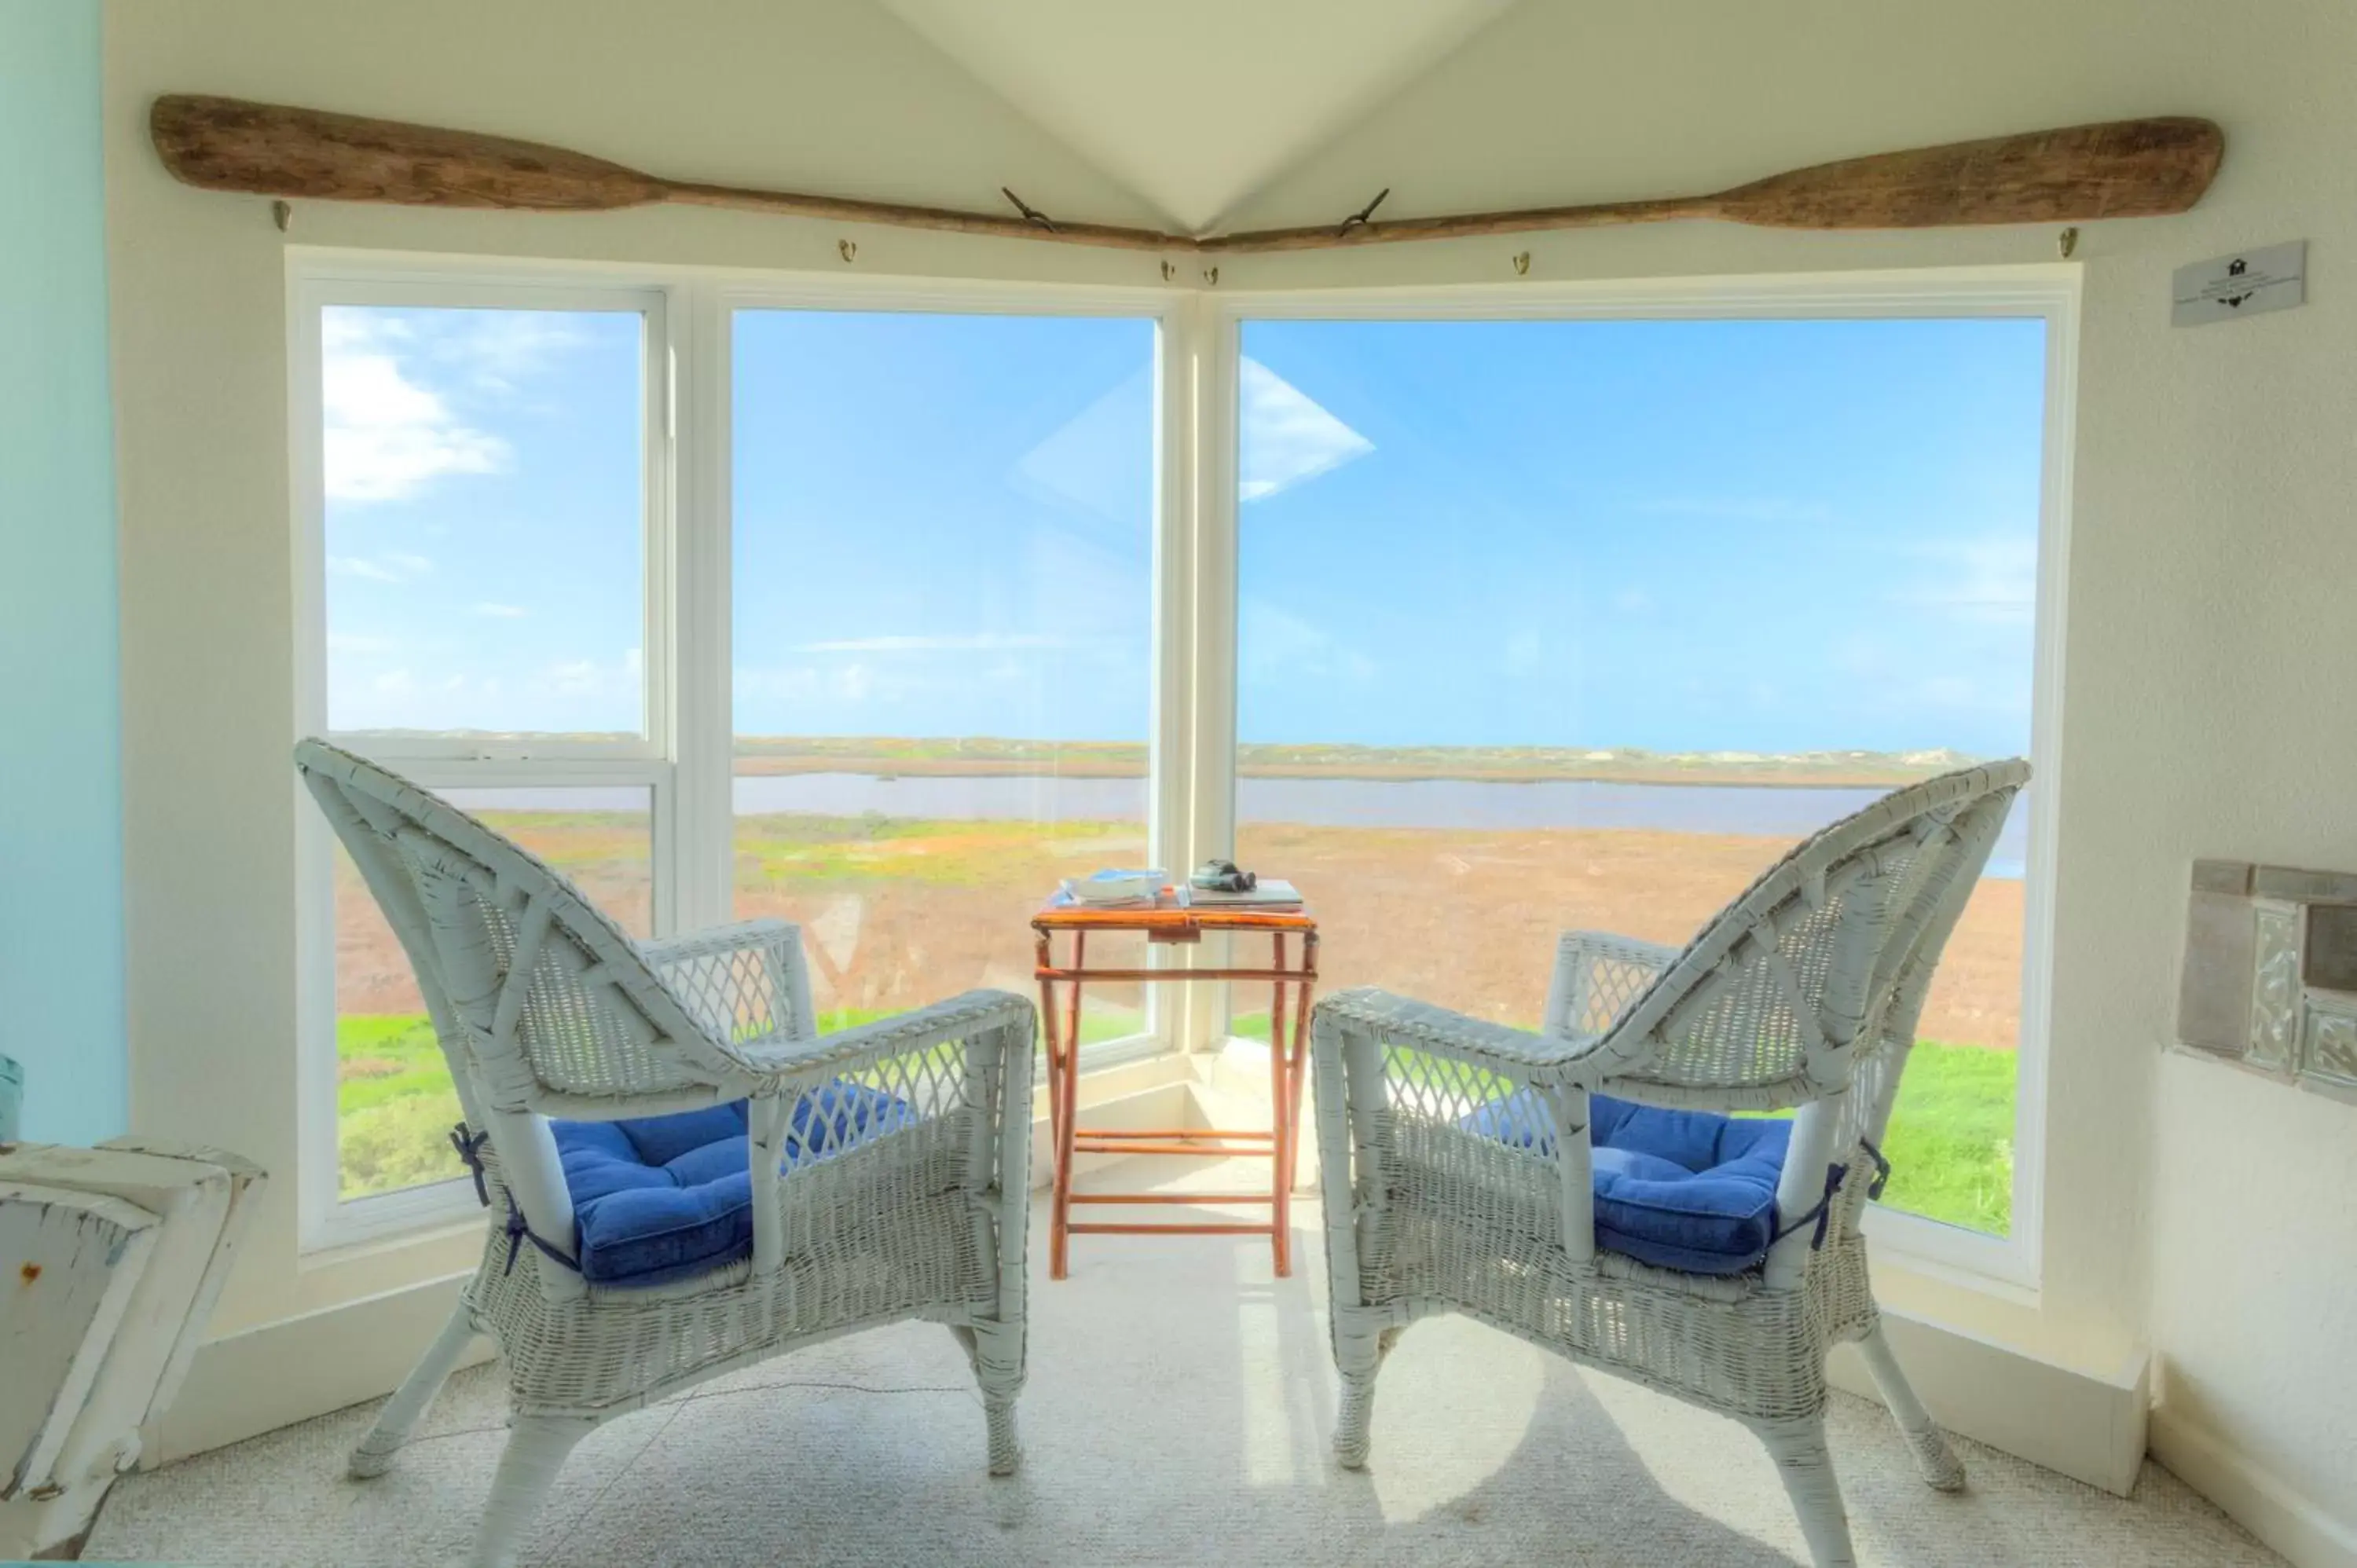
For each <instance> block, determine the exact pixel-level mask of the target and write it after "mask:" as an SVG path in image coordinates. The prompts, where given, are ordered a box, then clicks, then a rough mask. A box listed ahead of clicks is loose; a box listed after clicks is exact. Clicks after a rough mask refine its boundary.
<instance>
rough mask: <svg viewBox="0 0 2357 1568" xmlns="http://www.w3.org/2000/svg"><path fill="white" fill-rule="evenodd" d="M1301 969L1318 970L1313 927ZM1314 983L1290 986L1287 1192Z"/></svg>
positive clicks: (1295, 1166)
mask: <svg viewBox="0 0 2357 1568" xmlns="http://www.w3.org/2000/svg"><path fill="white" fill-rule="evenodd" d="M1301 972H1302V974H1303V975H1304V976H1305V977H1307V976H1309V975H1314V974H1316V973H1317V972H1318V933H1317V932H1316V931H1314V930H1313V931H1305V932H1303V933H1302V936H1301ZM1316 986H1317V982H1316V981H1315V980H1311V979H1308V978H1304V979H1303V980H1301V981H1300V982H1298V983H1296V984H1295V986H1294V988H1293V1008H1294V1011H1293V1061H1292V1063H1291V1067H1290V1070H1289V1071H1288V1073H1287V1075H1286V1077H1287V1080H1288V1081H1287V1083H1286V1101H1285V1105H1284V1107H1283V1108H1282V1110H1281V1111H1280V1112H1279V1114H1281V1115H1282V1116H1284V1118H1285V1123H1286V1127H1287V1128H1288V1129H1289V1131H1288V1132H1287V1133H1286V1139H1285V1187H1286V1191H1288V1192H1290V1191H1291V1190H1292V1189H1293V1184H1294V1180H1295V1176H1296V1175H1297V1172H1298V1171H1299V1169H1300V1165H1301V1091H1302V1089H1303V1087H1304V1086H1305V1085H1306V1084H1308V1081H1309V993H1310V992H1311V991H1312V990H1313V989H1315V988H1316Z"/></svg>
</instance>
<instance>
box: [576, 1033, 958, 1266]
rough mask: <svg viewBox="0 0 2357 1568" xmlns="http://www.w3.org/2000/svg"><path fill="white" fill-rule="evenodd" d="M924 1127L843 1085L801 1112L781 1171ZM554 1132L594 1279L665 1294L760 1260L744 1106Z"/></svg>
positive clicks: (895, 1103)
mask: <svg viewBox="0 0 2357 1568" xmlns="http://www.w3.org/2000/svg"><path fill="white" fill-rule="evenodd" d="M913 1120H915V1117H914V1114H913V1112H910V1111H909V1107H908V1105H907V1104H906V1102H904V1101H900V1100H898V1099H895V1098H894V1097H892V1096H891V1095H888V1094H883V1093H879V1092H878V1091H877V1090H872V1089H865V1088H862V1087H861V1086H859V1085H857V1084H854V1083H846V1082H844V1081H843V1080H842V1079H836V1080H835V1081H834V1082H833V1083H831V1084H828V1085H827V1086H826V1087H825V1088H824V1089H822V1090H819V1091H818V1092H817V1093H815V1094H809V1095H804V1096H803V1097H802V1099H801V1100H799V1101H796V1102H795V1104H794V1109H793V1113H792V1115H791V1117H790V1118H789V1119H788V1132H787V1135H786V1147H785V1151H784V1155H783V1157H782V1159H781V1160H780V1167H781V1168H791V1167H792V1166H793V1165H794V1164H795V1163H796V1162H798V1161H801V1160H805V1159H813V1158H817V1157H819V1156H822V1155H829V1154H834V1153H836V1152H838V1151H840V1150H842V1149H844V1148H848V1147H850V1146H851V1145H852V1144H856V1143H859V1142H861V1141H863V1140H864V1139H866V1138H867V1137H870V1136H873V1135H877V1134H879V1133H888V1132H889V1131H891V1130H892V1129H893V1128H895V1127H899V1126H903V1125H905V1124H907V1123H908V1122H911V1121H913ZM550 1131H551V1132H552V1133H554V1134H555V1137H556V1153H557V1157H558V1159H559V1161H560V1162H561V1163H562V1164H563V1165H564V1167H565V1187H566V1188H567V1189H568V1190H569V1191H570V1192H571V1193H572V1195H573V1212H574V1217H575V1219H576V1236H575V1244H576V1257H577V1258H578V1259H579V1261H580V1264H581V1275H582V1277H583V1278H584V1279H587V1280H588V1281H589V1282H591V1283H594V1284H602V1285H654V1284H662V1283H664V1282H665V1281H668V1280H675V1279H682V1278H684V1277H686V1276H687V1275H690V1274H696V1273H703V1272H704V1271H705V1270H706V1269H715V1268H718V1267H720V1266H721V1265H722V1264H724V1263H733V1262H737V1260H738V1259H740V1258H744V1257H747V1256H748V1255H749V1254H750V1253H751V1252H752V1250H753V1178H752V1176H751V1175H750V1173H749V1171H748V1166H747V1161H748V1147H747V1133H746V1122H745V1102H744V1101H741V1100H740V1101H737V1102H736V1103H735V1104H733V1105H716V1106H714V1107H712V1108H711V1109H709V1110H705V1111H684V1112H680V1113H679V1114H678V1115H676V1116H648V1117H642V1118H640V1119H639V1120H637V1121H633V1122H551V1123H550Z"/></svg>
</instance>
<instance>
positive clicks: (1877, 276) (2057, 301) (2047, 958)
mask: <svg viewBox="0 0 2357 1568" xmlns="http://www.w3.org/2000/svg"><path fill="white" fill-rule="evenodd" d="M2080 278H2081V270H2080V268H2079V267H2078V266H2077V265H2076V264H2057V263H2045V264H2038V265H2029V266H2018V267H1971V268H1944V269H1937V270H1919V271H1910V272H1892V273H1843V274H1792V275H1789V276H1770V277H1743V278H1664V279H1651V280H1639V281H1624V282H1609V283H1577V282H1575V283H1540V284H1507V285H1462V286H1448V287H1423V288H1382V289H1358V290H1284V291H1268V292H1259V293H1240V294H1234V295H1212V296H1211V297H1210V299H1209V314H1208V319H1207V320H1206V321H1205V323H1204V327H1203V332H1202V345H1201V351H1202V354H1203V358H1204V360H1205V363H1206V371H1205V377H1204V379H1205V381H1206V382H1207V384H1209V385H1210V386H1211V387H1212V388H1214V389H1217V391H1216V396H1215V397H1214V399H1213V400H1212V402H1211V406H1212V407H1214V408H1216V409H1217V410H1218V411H1219V415H1220V416H1219V417H1218V418H1216V419H1213V420H1210V421H1208V422H1207V423H1206V424H1205V425H1204V434H1205V440H1204V442H1203V446H1202V450H1201V451H1200V453H1198V455H1197V464H1198V471H1199V472H1200V475H1201V478H1200V486H1201V494H1200V498H1199V501H1198V529H1199V536H1200V548H1199V556H1198V559H1199V573H1200V577H1199V590H1200V591H1199V605H1200V609H1199V619H1198V622H1197V626H1196V630H1195V642H1196V646H1197V647H1198V648H1199V649H1200V650H1202V663H1201V665H1200V667H1199V668H1198V670H1197V671H1195V677H1196V680H1197V682H1199V690H1200V693H1202V694H1201V696H1200V698H1199V700H1198V703H1197V714H1198V717H1199V725H1198V728H1197V731H1196V733H1195V735H1194V736H1193V737H1192V741H1193V745H1192V754H1191V755H1192V762H1193V774H1194V779H1195V780H1196V820H1195V822H1194V824H1193V834H1194V838H1195V841H1196V843H1198V844H1200V845H1212V846H1221V847H1218V848H1213V849H1206V850H1204V851H1203V852H1202V853H1204V854H1225V853H1228V852H1229V850H1230V849H1232V845H1233V843H1234V835H1235V779H1236V770H1235V757H1236V723H1235V709H1236V699H1235V691H1236V634H1237V624H1236V603H1237V600H1236V595H1237V587H1238V584H1237V580H1236V579H1237V567H1236V560H1237V557H1236V547H1237V521H1238V519H1237V510H1238V508H1237V500H1236V474H1237V463H1238V453H1237V443H1238V436H1239V431H1238V419H1237V410H1236V401H1235V396H1234V392H1233V389H1234V388H1235V387H1236V385H1237V371H1238V363H1239V360H1240V358H1241V355H1242V347H1243V323H1244V322H1246V321H1247V320H1297V321H1308V320H1320V321H1348V320H1355V321H1609V320H1645V319H1655V320H1709V319H1752V320H1759V319H1782V320H1809V319H1893V318H1907V317H1939V318H1958V317H2015V318H2025V317H2035V318H2038V319H2040V320H2042V321H2043V322H2044V323H2045V326H2046V376H2045V388H2044V391H2045V399H2046V406H2045V410H2044V418H2045V434H2044V446H2043V468H2042V473H2041V494H2040V517H2039V544H2038V591H2037V607H2036V611H2035V615H2036V625H2035V629H2034V652H2033V655H2032V667H2031V684H2032V696H2031V721H2030V757H2031V761H2032V763H2033V765H2034V767H2035V769H2036V772H2035V776H2034V779H2033V781H2032V783H2031V786H2030V788H2029V790H2028V791H2027V794H2028V800H2029V863H2028V865H2027V866H2026V867H2025V868H2024V869H2025V876H2024V886H2023V895H2024V903H2025V909H2024V920H2023V929H2022V1004H2021V1026H2020V1035H2019V1039H2018V1043H2017V1046H2016V1056H2015V1060H2016V1079H2017V1089H2016V1094H2015V1101H2014V1167H2013V1219H2012V1225H2011V1229H2010V1230H2009V1232H2008V1234H2007V1235H2005V1236H1991V1235H1988V1234H1986V1233H1985V1232H1981V1231H1976V1230H1965V1229H1964V1228H1963V1227H1961V1226H1955V1225H1950V1224H1945V1223H1943V1222H1942V1221H1939V1220H1935V1219H1926V1218H1924V1217H1922V1216H1921V1215H1916V1214H1909V1213H1905V1212H1903V1211H1901V1210H1898V1209H1893V1208H1884V1207H1882V1206H1881V1205H1876V1206H1874V1207H1873V1208H1870V1209H1868V1211H1867V1215H1866V1219H1865V1229H1866V1233H1867V1238H1868V1240H1869V1242H1870V1244H1871V1245H1872V1246H1873V1247H1874V1249H1875V1251H1876V1252H1877V1254H1878V1255H1880V1256H1887V1257H1890V1258H1892V1259H1894V1260H1897V1261H1900V1262H1902V1263H1904V1264H1905V1265H1906V1266H1908V1267H1910V1268H1912V1269H1914V1270H1916V1271H1918V1272H1921V1273H1928V1274H1931V1275H1933V1276H1935V1277H1942V1278H1946V1279H1949V1280H1952V1281H1953V1283H1960V1284H1963V1285H1964V1286H1966V1287H1967V1288H1970V1289H1974V1290H1976V1291H1979V1292H1982V1293H1983V1294H1994V1295H1996V1296H1998V1297H2001V1298H2004V1299H2007V1300H2011V1301H2016V1302H2018V1303H2021V1304H2023V1305H2034V1304H2035V1302H2036V1301H2037V1299H2038V1288H2039V1282H2040V1260H2041V1258H2042V1256H2043V1237H2044V1214H2045V1151H2046V1079H2047V1072H2046V1064H2047V1045H2048V1035H2049V1026H2050V1017H2051V1010H2052V1009H2051V998H2052V990H2053V974H2052V951H2053V911H2054V889H2055V871H2056V856H2055V844H2054V836H2055V835H2054V831H2053V826H2054V822H2055V811H2054V800H2055V795H2056V792H2057V789H2058V788H2059V784H2060V780H2061V741H2062V647H2063V626H2062V618H2063V607H2064V603H2065V597H2064V576H2065V572H2066V569H2067V564H2068V562H2069V559H2070V551H2069V532H2070V497H2071V460H2072V446H2073V429H2074V415H2075V410H2076V406H2077V396H2078V394H2077V367H2078V360H2079V349H2078V338H2079V299H2080ZM1189 989H1195V988H1192V987H1190V988H1189ZM1206 1010H1207V1011H1209V1012H1210V1013H1211V1017H1210V1019H1208V1020H1207V1021H1206V1026H1207V1027H1209V1028H1214V1029H1220V1030H1223V1029H1224V1024H1225V1019H1226V1016H1227V1015H1226V1010H1225V1007H1224V999H1222V1002H1221V1004H1216V1008H1215V1010H1214V1009H1213V1008H1212V1007H1207V1009H1206Z"/></svg>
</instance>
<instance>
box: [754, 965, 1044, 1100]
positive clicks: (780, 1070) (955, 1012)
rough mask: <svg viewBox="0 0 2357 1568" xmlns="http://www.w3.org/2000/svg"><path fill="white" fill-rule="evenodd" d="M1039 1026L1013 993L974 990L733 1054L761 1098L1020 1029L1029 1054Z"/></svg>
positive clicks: (1026, 1005) (766, 1041)
mask: <svg viewBox="0 0 2357 1568" xmlns="http://www.w3.org/2000/svg"><path fill="white" fill-rule="evenodd" d="M1037 1028H1038V1023H1037V1018H1036V1015H1034V1014H1033V1012H1032V1010H1031V1004H1030V1003H1028V1002H1027V1001H1025V1000H1024V999H1023V998H1022V997H1020V996H1017V995H1016V994H1015V993H1013V992H1009V991H969V992H967V993H965V994H963V996H952V997H951V998H950V999H949V1000H948V1001H946V1002H936V1003H933V1004H931V1006H926V1007H920V1008H917V1009H916V1010H915V1011H913V1012H909V1013H899V1014H895V1015H893V1016H891V1017H889V1018H878V1019H877V1020H876V1021H875V1022H874V1023H872V1024H862V1025H860V1026H858V1027H857V1028H854V1029H845V1030H842V1031H840V1032H838V1033H836V1034H832V1035H823V1036H818V1037H817V1038H815V1039H794V1038H770V1039H759V1040H740V1041H737V1042H735V1043H734V1044H732V1045H731V1046H730V1047H729V1051H730V1054H731V1055H733V1056H736V1057H737V1058H739V1059H740V1060H742V1061H743V1063H744V1065H745V1069H746V1070H747V1071H748V1072H749V1073H752V1074H754V1075H755V1076H756V1077H757V1078H758V1079H759V1080H760V1082H759V1087H757V1088H756V1089H755V1090H754V1092H755V1093H757V1094H761V1093H770V1092H773V1091H775V1090H779V1089H780V1088H782V1087H784V1086H785V1085H786V1084H787V1083H788V1082H790V1081H791V1080H794V1079H807V1078H810V1077H813V1076H814V1075H817V1074H821V1073H830V1074H839V1073H844V1072H848V1071H851V1070H853V1069H857V1068H859V1067H862V1066H864V1065H866V1064H867V1063H870V1062H877V1061H883V1060H887V1059H888V1058H893V1057H902V1056H910V1055H914V1054H917V1053H919V1052H922V1051H929V1050H932V1049H934V1048H936V1047H941V1046H946V1045H953V1044H956V1043H959V1042H961V1041H971V1040H973V1039H974V1038H976V1037H977V1036H982V1035H985V1034H988V1033H990V1032H991V1031H993V1030H999V1029H1006V1030H1012V1031H1014V1033H1015V1034H1016V1036H1017V1038H1018V1039H1019V1040H1020V1041H1021V1046H1020V1047H1019V1048H1022V1049H1025V1050H1028V1049H1029V1047H1030V1043H1031V1039H1032V1036H1033V1035H1034V1033H1035V1032H1036V1030H1037Z"/></svg>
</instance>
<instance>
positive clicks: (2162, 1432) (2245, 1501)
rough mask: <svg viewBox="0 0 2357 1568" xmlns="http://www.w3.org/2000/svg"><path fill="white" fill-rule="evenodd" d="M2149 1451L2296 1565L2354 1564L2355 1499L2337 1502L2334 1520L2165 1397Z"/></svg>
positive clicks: (2351, 1567)
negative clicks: (2338, 1514) (2338, 1511)
mask: <svg viewBox="0 0 2357 1568" xmlns="http://www.w3.org/2000/svg"><path fill="white" fill-rule="evenodd" d="M2152 1456H2153V1457H2154V1458H2155V1459H2158V1460H2159V1461H2160V1463H2161V1465H2162V1466H2163V1467H2164V1468H2166V1469H2167V1470H2168V1471H2169V1474H2170V1475H2172V1476H2175V1477H2177V1478H2178V1479H2179V1480H2180V1481H2182V1482H2184V1483H2185V1484H2186V1485H2187V1486H2189V1487H2192V1488H2193V1489H2194V1490H2195V1491H2197V1492H2200V1493H2201V1495H2202V1496H2203V1497H2205V1498H2209V1499H2210V1500H2211V1501H2212V1502H2213V1503H2216V1504H2217V1505H2218V1506H2219V1507H2220V1508H2221V1509H2224V1510H2225V1511H2226V1513H2227V1514H2228V1515H2229V1516H2231V1517H2232V1518H2233V1520H2234V1522H2235V1523H2237V1524H2239V1525H2241V1526H2242V1527H2243V1528H2244V1530H2249V1531H2250V1532H2251V1533H2252V1534H2253V1535H2255V1536H2257V1537H2258V1538H2259V1539H2260V1540H2261V1541H2265V1542H2266V1543H2267V1544H2268V1545H2269V1546H2271V1547H2273V1548H2275V1549H2276V1551H2277V1552H2282V1553H2283V1554H2284V1555H2285V1556H2286V1557H2288V1558H2290V1559H2291V1560H2292V1562H2294V1563H2297V1564H2298V1568H2357V1499H2352V1498H2340V1499H2338V1501H2339V1503H2340V1506H2341V1509H2342V1510H2343V1514H2342V1517H2341V1518H2338V1519H2336V1518H2334V1517H2333V1515H2332V1513H2331V1512H2330V1509H2329V1508H2328V1506H2327V1504H2326V1503H2324V1502H2320V1501H2319V1500H2318V1499H2316V1498H2309V1497H2303V1496H2301V1495H2300V1494H2299V1493H2298V1492H2296V1491H2294V1490H2292V1488H2290V1487H2287V1486H2285V1485H2284V1484H2283V1482H2282V1481H2280V1480H2278V1479H2276V1477H2274V1476H2271V1475H2269V1474H2268V1473H2267V1472H2266V1470H2264V1469H2262V1468H2261V1467H2260V1466H2257V1465H2255V1464H2254V1463H2252V1462H2251V1460H2250V1459H2248V1458H2247V1457H2245V1456H2244V1455H2241V1454H2239V1453H2237V1452H2235V1451H2234V1449H2233V1447H2232V1446H2231V1445H2230V1444H2227V1443H2226V1442H2225V1441H2224V1440H2222V1438H2220V1437H2219V1436H2218V1435H2217V1434H2215V1433H2213V1432H2211V1431H2209V1430H2208V1429H2207V1428H2205V1427H2203V1426H2202V1425H2201V1424H2200V1423H2197V1422H2194V1421H2192V1420H2190V1419H2189V1418H2187V1417H2186V1416H2184V1415H2183V1414H2180V1413H2179V1412H2174V1411H2172V1410H2171V1409H2170V1408H2169V1405H2168V1404H2167V1403H2166V1402H2163V1403H2162V1404H2161V1405H2160V1406H2159V1408H2158V1409H2156V1410H2155V1411H2154V1412H2152Z"/></svg>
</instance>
